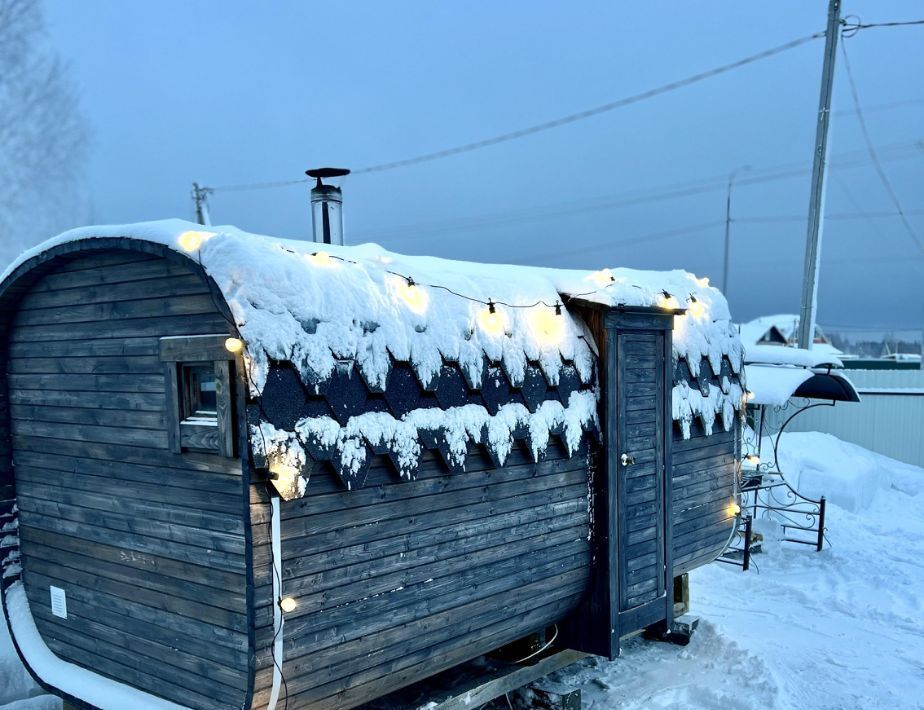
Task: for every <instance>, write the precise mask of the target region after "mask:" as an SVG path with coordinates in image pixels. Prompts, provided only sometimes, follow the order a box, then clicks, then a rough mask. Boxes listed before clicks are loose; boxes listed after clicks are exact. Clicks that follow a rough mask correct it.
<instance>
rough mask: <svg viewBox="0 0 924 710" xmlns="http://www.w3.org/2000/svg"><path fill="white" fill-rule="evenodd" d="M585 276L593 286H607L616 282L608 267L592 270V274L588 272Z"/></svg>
mask: <svg viewBox="0 0 924 710" xmlns="http://www.w3.org/2000/svg"><path fill="white" fill-rule="evenodd" d="M585 278H586V279H587V281H590V282H591V283H592V284H593V285H594V286H599V287H600V288H604V287H605V286H609V285H610V284H611V283H615V282H616V277H615V276H613V272H612V271H610V270H609V269H600V270H599V271H594V272H593V273H592V274H588V275H587V276H586V277H585Z"/></svg>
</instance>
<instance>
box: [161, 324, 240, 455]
mask: <svg viewBox="0 0 924 710" xmlns="http://www.w3.org/2000/svg"><path fill="white" fill-rule="evenodd" d="M226 338H227V336H225V335H220V336H218V335H201V336H188V337H186V336H184V337H175V338H161V341H160V359H161V360H162V361H163V362H164V373H165V377H166V379H167V382H166V389H167V412H166V416H167V433H168V438H169V444H170V448H171V450H172V451H173V452H174V453H182V452H184V451H196V452H204V453H216V454H220V455H222V456H233V455H234V444H233V442H234V427H233V425H232V420H233V416H232V415H233V408H232V406H231V403H232V397H231V393H232V392H231V391H232V388H233V378H232V373H233V371H234V370H233V368H234V365H235V362H234V355H232V354H230V353H229V352H228V351H227V350H226V349H225V347H224V342H225V339H226Z"/></svg>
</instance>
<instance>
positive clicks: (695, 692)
mask: <svg viewBox="0 0 924 710" xmlns="http://www.w3.org/2000/svg"><path fill="white" fill-rule="evenodd" d="M787 438H788V442H787ZM782 449H783V450H787V449H788V450H789V451H791V452H793V453H792V454H791V455H790V456H788V457H784V465H783V468H784V470H785V469H786V468H787V466H788V468H789V470H791V471H793V472H794V473H797V475H800V477H801V479H802V485H803V487H804V488H806V489H808V490H809V492H811V493H817V491H815V490H811V489H812V488H814V487H816V486H824V487H825V488H826V489H827V491H828V493H829V496H830V498H831V499H832V500H833V501H841V502H842V504H847V505H851V504H853V505H852V507H853V508H854V509H853V510H850V509H848V508H845V507H842V505H837V504H836V503H833V504H831V505H829V508H828V522H827V528H828V539H829V541H830V547H829V548H828V549H826V550H824V551H823V552H821V553H816V552H814V551H813V550H812V549H811V548H809V547H801V546H798V547H797V546H794V545H787V546H781V545H780V544H779V543H775V544H774V543H772V542H771V543H769V544H765V545H764V547H765V553H763V554H760V555H757V556H755V557H754V558H753V560H754V562H756V564H757V565H758V566H759V569H760V572H759V573H758V572H757V571H756V570H754V569H753V568H752V571H750V572H746V573H742V572H741V570H740V569H739V568H737V567H733V566H730V565H721V564H718V563H716V564H711V565H708V566H706V567H703V568H700V569H698V570H696V571H695V572H693V573H692V574H691V575H690V595H691V600H692V606H693V608H692V610H691V613H693V614H694V615H696V616H699V617H700V618H701V619H702V622H701V624H700V627H699V629H698V631H697V632H696V634H695V635H694V637H693V640H692V641H691V643H690V645H689V646H687V647H686V648H680V647H675V646H670V645H667V644H656V643H649V642H645V641H642V640H640V639H638V640H633V641H630V642H629V643H627V644H625V646H624V648H623V652H622V656H621V658H619V659H618V660H617V661H615V662H613V663H606V662H599V661H589V662H587V663H586V667H584V668H582V669H580V670H574V671H568V672H566V673H563V674H560V675H559V676H557V677H556V680H560V681H565V682H567V683H570V684H579V685H581V686H582V687H583V688H584V707H585V708H594V709H595V710H602V709H603V708H607V709H609V708H621V709H635V708H639V709H641V708H704V709H706V708H708V709H709V710H712V709H716V710H718V709H719V708H721V709H722V710H729V709H732V710H735V709H741V710H745V709H747V710H751V709H760V710H766V709H770V708H774V709H776V708H781V709H788V708H793V710H814V709H816V708H825V709H828V708H830V709H832V710H833V709H835V708H836V709H837V710H853V709H856V710H860V709H862V710H871V709H873V708H924V625H922V617H924V562H922V560H924V469H920V468H917V467H914V466H908V465H906V464H902V463H899V462H897V461H893V460H892V459H887V458H885V457H881V456H877V455H875V454H872V453H870V452H868V451H866V450H864V449H860V448H859V447H856V446H853V445H851V444H846V443H843V442H839V441H838V440H836V439H834V437H831V436H827V435H823V434H814V433H812V434H790V435H789V436H788V437H784V444H783V446H782ZM781 454H782V451H781ZM845 461H851V462H852V466H851V470H849V471H843V474H844V475H843V478H842V481H843V484H842V485H844V486H845V489H843V490H838V488H837V485H838V484H837V480H838V471H837V470H832V469H831V466H832V465H835V466H842V465H844V462H845ZM857 489H859V490H865V491H867V492H868V497H867V498H866V499H865V500H859V501H858V500H857V499H856V497H855V496H853V495H852V493H853V491H855V490H857Z"/></svg>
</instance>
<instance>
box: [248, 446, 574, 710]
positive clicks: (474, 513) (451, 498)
mask: <svg viewBox="0 0 924 710" xmlns="http://www.w3.org/2000/svg"><path fill="white" fill-rule="evenodd" d="M548 453H549V455H548V457H547V459H546V460H545V461H543V462H542V463H539V464H535V463H532V461H531V458H530V457H529V455H528V453H526V452H525V451H523V450H520V449H515V450H514V451H513V452H512V453H511V455H510V459H509V460H508V462H507V465H506V466H505V467H504V468H501V469H495V468H493V467H492V464H491V463H490V461H489V460H488V459H487V457H484V456H483V455H482V454H481V453H479V452H478V451H476V450H473V451H472V452H471V454H470V456H469V458H468V462H467V464H466V471H465V472H464V473H453V474H449V473H447V472H446V471H445V468H444V466H443V465H442V464H441V463H440V462H438V461H437V460H435V459H434V458H433V456H431V455H427V456H426V457H425V459H424V461H423V462H422V465H421V468H420V473H419V477H418V478H417V479H416V480H415V481H410V482H409V481H400V480H399V479H398V478H397V476H396V475H395V474H394V473H393V472H391V471H390V470H389V468H388V465H387V464H386V463H385V462H384V461H383V460H377V461H376V463H375V464H374V465H373V468H372V470H371V471H370V473H369V478H368V479H367V483H366V486H365V488H363V489H362V490H359V491H351V492H347V491H344V490H343V489H342V487H341V484H340V483H339V482H338V481H336V480H335V478H334V477H333V475H331V474H328V473H326V472H324V473H321V472H319V473H318V474H317V475H315V476H314V477H312V479H311V480H310V481H309V483H308V495H307V496H306V497H305V498H303V499H300V500H294V501H289V502H283V503H282V508H281V518H282V521H281V531H282V558H283V559H282V575H283V582H282V594H283V596H291V597H294V598H295V599H296V600H297V604H298V606H297V608H296V609H295V611H294V612H292V613H290V614H287V615H286V617H285V626H284V630H283V639H284V661H283V667H282V670H283V676H284V678H285V687H284V690H283V692H282V693H281V694H280V701H279V702H280V703H283V702H284V700H283V698H284V697H285V690H286V689H287V691H288V707H289V708H290V710H291V709H293V708H301V707H311V708H350V707H354V706H356V705H359V704H361V703H363V702H365V701H367V700H370V699H371V698H374V697H377V696H380V695H382V694H385V693H388V692H390V691H392V690H395V689H397V688H399V687H402V686H404V685H408V684H410V683H413V682H415V681H417V680H420V679H422V678H424V677H427V676H430V675H432V674H434V673H437V672H439V671H441V670H444V669H446V668H449V667H451V666H454V665H456V664H458V663H461V662H463V661H466V660H469V659H471V658H474V657H477V656H479V655H482V654H483V653H486V652H488V651H490V650H492V649H494V648H497V647H498V646H501V645H503V644H506V643H509V642H511V641H513V640H516V639H518V638H521V637H523V636H525V635H528V634H529V633H532V632H534V631H537V630H539V629H542V628H544V627H546V626H548V625H551V624H552V623H554V622H557V621H560V620H561V619H562V618H563V617H564V616H566V614H567V613H568V612H569V611H570V610H571V609H573V608H574V607H575V606H576V604H577V603H578V601H579V600H580V598H581V596H582V594H583V593H584V591H585V589H586V586H587V580H588V578H589V574H590V569H589V567H590V541H589V540H588V537H589V522H590V521H589V512H588V485H589V481H588V465H589V463H588V462H589V458H588V453H587V450H586V449H582V451H581V452H580V453H577V454H576V455H575V456H574V457H572V458H568V457H567V456H566V455H565V453H564V451H563V450H561V449H560V448H559V447H558V445H557V444H552V445H550V447H549V452H548ZM254 500H255V503H256V505H255V507H254V515H255V523H257V524H258V525H260V527H255V529H254V543H255V546H256V547H255V550H254V564H255V566H256V567H255V574H256V576H257V578H258V579H263V580H265V582H266V584H267V585H269V581H270V576H269V571H268V570H269V564H270V560H269V558H268V555H269V547H268V546H267V545H266V544H262V545H261V544H260V543H261V541H263V542H264V543H265V541H266V535H267V532H266V523H267V519H265V518H264V519H262V520H261V519H260V515H261V512H260V511H263V513H262V514H263V515H264V516H266V515H268V506H265V504H262V503H261V501H262V500H264V494H263V493H262V492H260V491H258V490H257V489H255V491H254ZM261 506H262V507H261ZM255 598H256V600H257V604H258V607H257V609H256V617H257V619H256V623H257V667H258V672H257V678H256V685H255V688H256V691H255V695H254V703H253V705H254V707H257V708H262V707H265V706H266V702H267V699H268V697H269V694H270V685H271V681H272V656H271V648H272V640H273V639H272V636H273V629H272V604H273V602H274V600H273V599H272V592H271V587H268V586H264V587H262V588H257V589H256V594H255Z"/></svg>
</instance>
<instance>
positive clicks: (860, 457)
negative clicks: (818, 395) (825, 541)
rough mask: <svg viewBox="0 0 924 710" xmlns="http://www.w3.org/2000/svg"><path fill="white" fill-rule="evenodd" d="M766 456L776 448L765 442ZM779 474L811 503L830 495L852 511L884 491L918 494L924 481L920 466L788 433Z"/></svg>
mask: <svg viewBox="0 0 924 710" xmlns="http://www.w3.org/2000/svg"><path fill="white" fill-rule="evenodd" d="M764 446H765V447H767V448H764V450H765V451H770V450H772V448H773V444H772V442H770V441H769V440H765V442H764ZM779 459H780V460H779V465H780V470H781V471H782V472H783V473H784V475H785V476H786V479H787V480H788V481H789V482H790V484H791V485H792V486H793V487H795V488H796V490H798V491H799V492H800V493H803V494H804V495H806V496H809V497H811V498H820V497H821V496H825V498H827V499H828V501H829V502H830V503H833V504H835V505H838V506H840V507H841V508H844V509H845V510H849V511H851V512H855V513H857V512H861V511H864V510H868V509H869V508H870V506H871V505H872V504H873V503H874V501H875V500H876V498H877V497H878V496H879V495H880V493H881V491H884V490H889V489H891V488H899V489H902V490H910V491H914V492H915V493H916V492H919V491H920V490H921V489H922V488H924V477H921V476H917V475H915V473H914V472H916V471H919V470H920V469H918V468H917V467H915V466H911V465H909V464H905V463H902V462H901V461H896V460H895V459H890V458H888V457H887V456H882V455H881V454H876V453H873V452H872V451H869V450H868V449H864V448H863V447H861V446H857V445H856V444H851V443H849V442H846V441H841V440H840V439H838V438H837V437H834V436H831V435H830V434H822V433H820V432H792V433H785V434H783V438H782V439H781V440H780V447H779Z"/></svg>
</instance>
